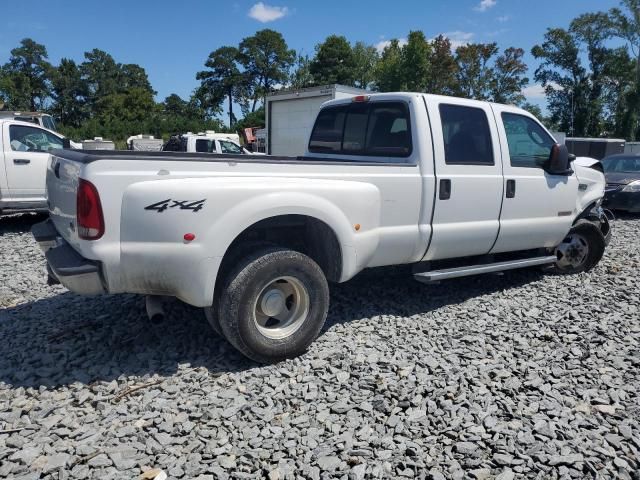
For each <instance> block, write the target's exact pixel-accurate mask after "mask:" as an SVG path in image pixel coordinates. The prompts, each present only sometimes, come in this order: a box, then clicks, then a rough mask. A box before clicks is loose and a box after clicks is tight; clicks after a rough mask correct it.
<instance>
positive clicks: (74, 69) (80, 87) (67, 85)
mask: <svg viewBox="0 0 640 480" xmlns="http://www.w3.org/2000/svg"><path fill="white" fill-rule="evenodd" d="M52 72H53V73H52V78H51V84H52V89H51V96H52V98H53V105H52V107H51V111H52V112H53V114H54V115H55V116H56V117H57V118H58V119H59V121H60V122H61V123H62V124H64V125H68V126H71V127H79V126H80V125H81V123H82V122H83V121H84V120H85V119H86V118H87V114H88V112H87V109H86V107H85V97H86V96H87V94H88V88H87V84H86V83H85V82H84V80H83V79H82V75H81V73H80V69H79V68H78V65H76V62H74V61H73V60H70V59H68V58H63V59H61V60H60V65H58V67H56V68H55V69H54V70H53V71H52Z"/></svg>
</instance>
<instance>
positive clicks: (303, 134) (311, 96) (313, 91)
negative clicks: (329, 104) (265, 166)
mask: <svg viewBox="0 0 640 480" xmlns="http://www.w3.org/2000/svg"><path fill="white" fill-rule="evenodd" d="M363 93H366V90H362V89H359V88H353V87H346V86H344V85H325V86H321V87H309V88H302V89H297V90H280V91H278V92H274V93H272V94H270V95H268V96H267V100H266V124H267V125H266V131H267V142H266V143H267V154H269V155H284V156H298V155H303V154H304V152H305V151H306V148H307V141H308V140H309V135H310V134H311V128H312V127H313V122H314V121H315V119H316V116H317V115H318V112H319V111H320V106H321V105H322V104H323V103H324V102H326V101H328V100H334V99H340V98H348V97H353V96H355V95H360V94H363Z"/></svg>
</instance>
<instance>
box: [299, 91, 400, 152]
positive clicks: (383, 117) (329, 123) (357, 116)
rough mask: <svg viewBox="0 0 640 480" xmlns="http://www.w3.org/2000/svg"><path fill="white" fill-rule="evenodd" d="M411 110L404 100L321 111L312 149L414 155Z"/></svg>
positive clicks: (353, 105)
mask: <svg viewBox="0 0 640 480" xmlns="http://www.w3.org/2000/svg"><path fill="white" fill-rule="evenodd" d="M410 125H411V123H410V121H409V109H408V107H407V105H406V104H405V103H402V102H372V103H353V104H350V105H347V106H345V105H340V106H337V107H327V108H324V109H322V110H321V111H320V113H319V114H318V118H317V119H316V123H315V125H314V127H313V132H312V133H311V139H310V141H309V151H310V152H316V153H341V154H344V155H365V156H375V157H408V156H409V155H411V151H412V143H411V131H410Z"/></svg>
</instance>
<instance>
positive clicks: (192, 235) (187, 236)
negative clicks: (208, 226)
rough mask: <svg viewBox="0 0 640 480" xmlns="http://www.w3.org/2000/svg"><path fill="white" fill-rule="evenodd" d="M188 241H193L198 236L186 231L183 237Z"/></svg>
mask: <svg viewBox="0 0 640 480" xmlns="http://www.w3.org/2000/svg"><path fill="white" fill-rule="evenodd" d="M183 238H184V239H185V240H186V241H187V242H191V241H193V240H195V239H196V236H195V235H194V234H193V233H185V234H184V237H183Z"/></svg>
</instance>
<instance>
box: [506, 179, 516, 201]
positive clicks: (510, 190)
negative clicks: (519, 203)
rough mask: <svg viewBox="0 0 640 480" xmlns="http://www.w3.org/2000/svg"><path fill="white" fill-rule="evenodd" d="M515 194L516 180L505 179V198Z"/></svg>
mask: <svg viewBox="0 0 640 480" xmlns="http://www.w3.org/2000/svg"><path fill="white" fill-rule="evenodd" d="M515 196H516V181H515V180H507V198H513V197H515Z"/></svg>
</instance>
